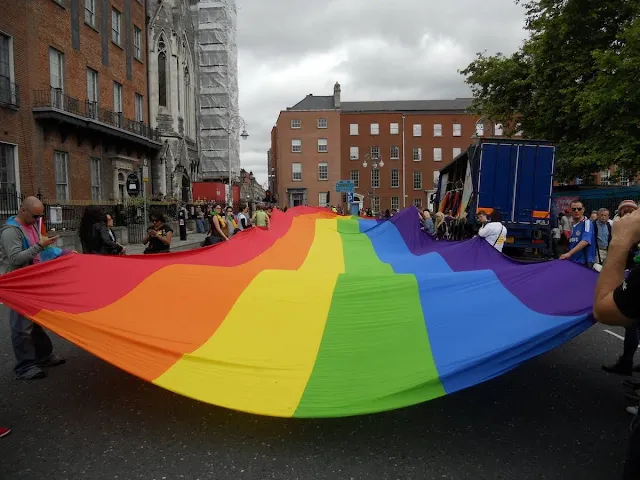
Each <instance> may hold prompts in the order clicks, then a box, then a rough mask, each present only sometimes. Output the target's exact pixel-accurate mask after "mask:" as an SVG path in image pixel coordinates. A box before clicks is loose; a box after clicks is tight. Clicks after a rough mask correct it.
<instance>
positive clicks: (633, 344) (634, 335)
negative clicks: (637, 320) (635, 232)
mask: <svg viewBox="0 0 640 480" xmlns="http://www.w3.org/2000/svg"><path fill="white" fill-rule="evenodd" d="M637 209H638V205H637V204H636V202H634V201H633V200H625V201H624V202H622V203H620V205H618V218H617V219H616V222H615V223H618V221H620V219H622V218H624V217H626V216H627V215H631V214H632V213H633V212H635V211H636V210H637ZM615 223H614V224H615ZM610 243H612V242H610ZM635 248H637V244H632V245H631V247H630V248H629V250H628V253H627V259H626V261H625V269H626V270H629V269H631V268H633V267H634V266H635V263H634V256H635V253H634V251H635ZM639 344H640V330H639V329H638V326H637V325H632V326H628V327H625V329H624V347H623V350H622V355H621V356H620V358H618V361H617V362H616V363H614V364H613V365H603V366H602V369H603V370H604V371H605V372H608V373H617V374H618V375H627V376H629V375H633V370H634V368H633V356H634V355H635V353H636V350H637V349H638V345H639Z"/></svg>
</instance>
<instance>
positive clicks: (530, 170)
mask: <svg viewBox="0 0 640 480" xmlns="http://www.w3.org/2000/svg"><path fill="white" fill-rule="evenodd" d="M554 160H555V148H554V147H553V146H549V145H520V146H519V155H518V168H517V176H516V182H515V195H514V200H515V201H514V221H516V222H518V223H542V224H545V225H546V224H548V223H549V216H550V213H551V189H552V188H553V168H554Z"/></svg>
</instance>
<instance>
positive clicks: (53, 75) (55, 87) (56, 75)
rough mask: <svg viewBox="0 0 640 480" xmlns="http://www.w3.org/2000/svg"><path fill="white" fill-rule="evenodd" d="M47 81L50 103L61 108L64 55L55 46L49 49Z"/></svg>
mask: <svg viewBox="0 0 640 480" xmlns="http://www.w3.org/2000/svg"><path fill="white" fill-rule="evenodd" d="M49 83H50V86H51V103H52V105H53V106H54V107H57V108H62V104H63V102H62V99H63V96H64V55H63V54H62V53H61V52H59V51H58V50H56V49H55V48H50V49H49Z"/></svg>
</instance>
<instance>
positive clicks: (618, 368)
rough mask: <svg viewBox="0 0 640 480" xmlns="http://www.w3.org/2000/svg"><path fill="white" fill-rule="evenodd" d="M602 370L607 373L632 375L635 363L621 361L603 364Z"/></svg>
mask: <svg viewBox="0 0 640 480" xmlns="http://www.w3.org/2000/svg"><path fill="white" fill-rule="evenodd" d="M602 370H604V371H605V372H607V373H615V374H617V375H626V376H627V377H630V376H631V375H633V365H630V364H626V363H620V362H619V361H618V362H616V363H614V364H613V365H603V366H602Z"/></svg>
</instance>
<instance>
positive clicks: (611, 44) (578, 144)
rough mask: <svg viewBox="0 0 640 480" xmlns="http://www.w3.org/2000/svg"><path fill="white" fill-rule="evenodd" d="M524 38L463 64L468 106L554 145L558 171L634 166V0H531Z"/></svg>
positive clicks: (637, 59) (638, 150)
mask: <svg viewBox="0 0 640 480" xmlns="http://www.w3.org/2000/svg"><path fill="white" fill-rule="evenodd" d="M524 6H525V8H526V10H527V13H526V15H527V22H526V28H527V30H528V31H529V37H528V39H527V40H526V41H525V42H524V44H523V45H522V46H521V48H520V49H519V50H518V51H517V52H516V53H514V54H513V55H510V56H505V55H502V54H500V53H498V54H497V55H494V56H487V55H486V54H484V53H480V54H478V55H477V57H476V59H475V60H474V61H473V62H471V64H470V65H469V66H467V68H466V69H464V70H463V71H461V73H462V74H463V75H465V76H466V82H467V83H468V84H469V85H470V86H471V90H472V92H473V96H474V104H473V107H472V110H474V111H475V112H476V113H481V114H483V115H485V116H486V117H487V118H488V119H490V120H492V121H494V122H498V123H502V124H503V125H504V126H505V130H506V133H507V134H512V133H514V131H515V130H516V129H518V130H522V131H523V132H524V135H526V136H527V137H529V138H539V139H545V140H549V141H551V142H553V143H554V144H555V145H556V146H557V147H558V168H557V171H558V176H559V177H560V178H565V179H568V178H573V177H582V178H589V175H590V174H592V173H593V172H596V171H599V170H602V169H606V168H608V167H609V166H611V165H618V166H620V167H623V168H624V169H625V170H626V171H627V172H628V173H632V174H635V173H637V172H640V158H639V157H640V123H639V121H640V119H639V113H638V112H640V92H639V91H638V88H639V87H638V84H639V83H640V2H638V0H529V1H527V2H526V3H524Z"/></svg>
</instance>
